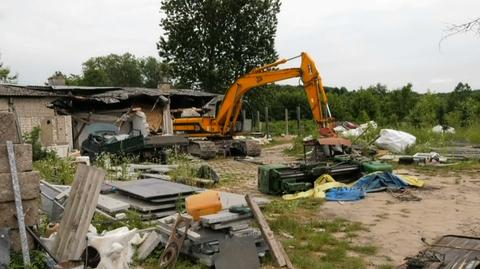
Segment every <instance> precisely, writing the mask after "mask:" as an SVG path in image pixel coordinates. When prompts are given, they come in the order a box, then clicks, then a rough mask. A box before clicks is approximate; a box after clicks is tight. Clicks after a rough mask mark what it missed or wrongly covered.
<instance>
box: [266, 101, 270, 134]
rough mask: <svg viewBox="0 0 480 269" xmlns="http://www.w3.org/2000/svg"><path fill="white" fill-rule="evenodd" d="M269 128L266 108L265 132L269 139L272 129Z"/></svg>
mask: <svg viewBox="0 0 480 269" xmlns="http://www.w3.org/2000/svg"><path fill="white" fill-rule="evenodd" d="M268 127H269V126H268V107H265V132H266V134H267V139H268V137H269V136H270V129H269V128H268Z"/></svg>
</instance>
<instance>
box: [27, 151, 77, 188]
mask: <svg viewBox="0 0 480 269" xmlns="http://www.w3.org/2000/svg"><path fill="white" fill-rule="evenodd" d="M33 168H34V169H35V170H37V171H38V172H40V176H41V178H42V179H44V180H46V181H48V182H50V183H53V184H61V185H70V184H71V183H72V182H73V178H74V177H75V170H76V168H77V166H76V164H75V162H74V161H73V159H71V158H65V159H62V158H59V157H58V156H57V155H55V154H48V155H47V156H46V157H45V158H43V159H41V160H38V161H35V162H34V163H33Z"/></svg>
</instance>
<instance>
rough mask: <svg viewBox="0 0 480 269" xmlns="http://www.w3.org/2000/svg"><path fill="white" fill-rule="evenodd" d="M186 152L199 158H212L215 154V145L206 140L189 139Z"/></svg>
mask: <svg viewBox="0 0 480 269" xmlns="http://www.w3.org/2000/svg"><path fill="white" fill-rule="evenodd" d="M188 153H190V154H192V155H193V156H196V157H199V158H201V159H206V160H208V159H213V158H215V156H217V146H216V145H215V143H214V142H212V141H208V140H190V143H189V144H188Z"/></svg>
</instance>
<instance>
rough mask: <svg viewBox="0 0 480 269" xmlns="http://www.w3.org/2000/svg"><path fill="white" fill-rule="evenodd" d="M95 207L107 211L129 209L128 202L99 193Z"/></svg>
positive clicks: (114, 211) (113, 211) (115, 211)
mask: <svg viewBox="0 0 480 269" xmlns="http://www.w3.org/2000/svg"><path fill="white" fill-rule="evenodd" d="M97 208H99V209H101V210H103V211H106V212H108V213H117V212H121V211H125V210H127V209H129V208H130V204H128V203H126V202H123V201H120V200H118V199H115V198H113V197H111V196H108V195H105V194H100V196H99V197H98V204H97Z"/></svg>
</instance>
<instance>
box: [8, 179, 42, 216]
mask: <svg viewBox="0 0 480 269" xmlns="http://www.w3.org/2000/svg"><path fill="white" fill-rule="evenodd" d="M18 180H19V182H20V192H21V195H22V200H32V199H35V198H37V197H39V196H40V174H39V173H38V172H36V171H33V172H22V173H18ZM12 201H15V196H14V194H13V186H12V177H11V174H10V173H0V203H3V202H12ZM0 212H1V211H0Z"/></svg>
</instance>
